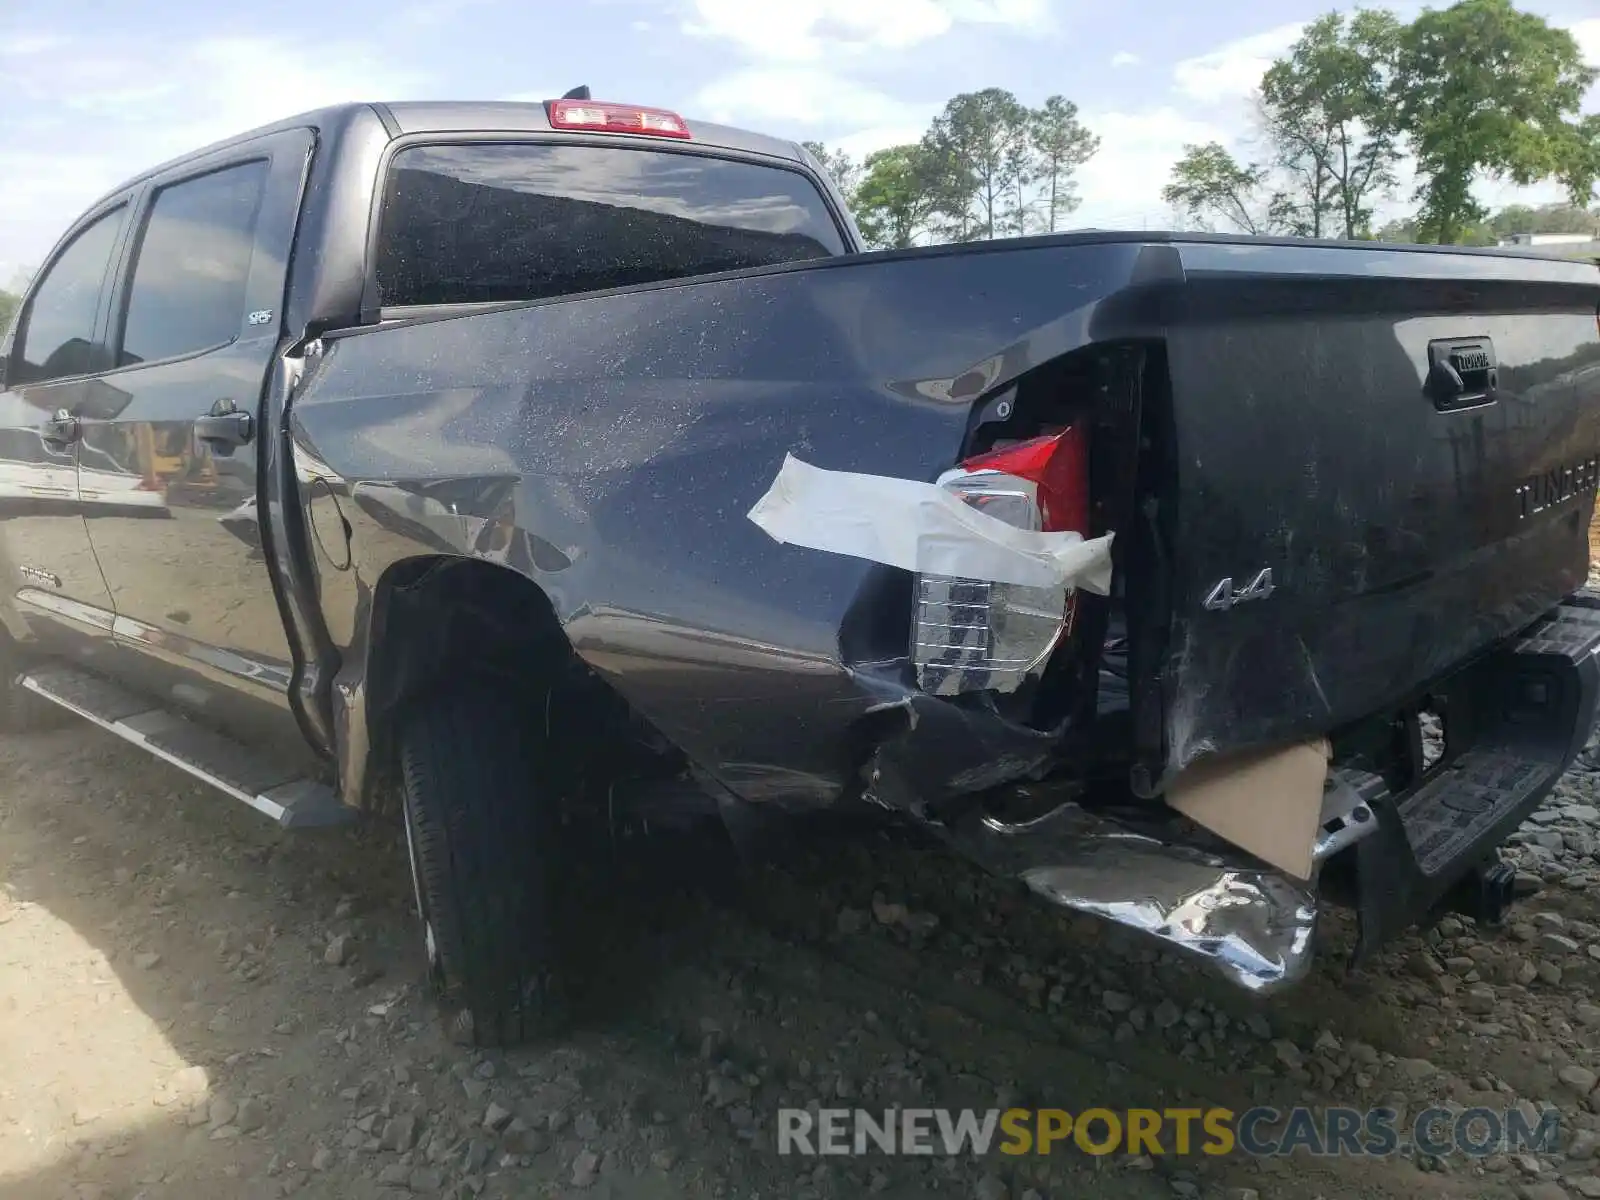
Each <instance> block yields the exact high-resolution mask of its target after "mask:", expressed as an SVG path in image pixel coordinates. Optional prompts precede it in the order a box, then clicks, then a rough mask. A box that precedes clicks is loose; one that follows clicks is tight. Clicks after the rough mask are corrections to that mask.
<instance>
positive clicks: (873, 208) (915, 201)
mask: <svg viewBox="0 0 1600 1200" xmlns="http://www.w3.org/2000/svg"><path fill="white" fill-rule="evenodd" d="M935 176H936V171H935V169H934V165H933V164H932V163H931V162H930V161H929V158H928V154H927V151H926V149H925V148H924V147H922V146H920V145H917V144H915V143H913V144H912V145H908V146H890V147H889V148H888V149H887V150H878V151H875V152H874V153H872V154H869V155H867V160H866V163H865V169H864V170H863V172H862V176H861V182H860V184H859V185H858V186H857V188H856V194H855V218H856V225H857V226H858V227H859V228H860V230H861V236H862V237H864V238H865V239H866V240H867V245H869V246H871V247H873V248H874V249H878V250H903V249H905V248H906V247H907V246H913V245H915V244H916V239H917V235H918V234H919V233H921V232H922V231H923V229H924V228H925V226H926V225H927V222H928V218H929V217H930V216H931V215H932V213H933V206H934V203H935V199H936V196H937V179H936V178H935Z"/></svg>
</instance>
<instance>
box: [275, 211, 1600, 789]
mask: <svg viewBox="0 0 1600 1200" xmlns="http://www.w3.org/2000/svg"><path fill="white" fill-rule="evenodd" d="M1597 299H1600V277H1597V273H1596V271H1595V269H1594V268H1593V267H1591V266H1588V265H1584V264H1576V263H1560V262H1555V261H1551V260H1543V259H1538V260H1536V259H1532V258H1526V257H1519V256H1514V255H1498V254H1471V253H1456V252H1442V251H1428V250H1422V249H1416V248H1391V247H1383V248H1374V247H1372V246H1370V245H1361V246H1356V245H1338V244H1308V243H1297V242H1284V243H1271V242H1262V241H1259V240H1254V239H1250V240H1246V239H1227V238H1189V237H1179V236H1177V235H1174V236H1171V237H1160V236H1155V237H1152V236H1134V235H1068V236H1060V237H1054V238H1040V239H1027V240H1019V241H1013V242H1007V243H1002V244H997V245H992V246H982V247H963V248H940V249H932V250H925V251H912V252H901V253H896V254H880V255H865V256H852V257H847V258H842V259H836V260H832V261H829V262H826V263H822V264H809V265H803V266H795V267H787V268H776V269H768V270H761V271H754V272H742V273H738V274H735V275H731V276H727V277H720V278H704V279H698V280H691V281H684V282H678V283H673V284H668V285H661V286H652V287H645V288H638V289H632V290H621V291H617V292H614V293H611V294H603V295H593V296H587V297H579V298H574V299H569V300H559V301H554V302H549V303H541V304H533V305H520V306H511V307H507V308H504V309H502V310H497V311H492V312H481V313H475V314H469V315H463V316H459V317H455V318H452V319H429V320H419V321H414V322H408V323H401V324H399V325H395V326H391V327H385V328H379V329H374V330H366V331H354V332H351V333H349V334H340V335H337V336H334V337H331V338H329V339H327V340H326V343H325V350H324V352H323V354H322V355H321V357H320V358H319V359H317V360H315V361H314V363H313V365H312V367H311V368H310V370H309V371H308V374H307V377H306V379H305V381H304V383H303V385H302V386H301V388H300V389H299V391H298V392H297V394H296V396H295V398H294V401H293V405H292V409H291V411H290V414H289V416H290V423H291V428H292V433H293V439H294V442H295V446H296V453H297V455H298V457H299V460H300V462H301V464H302V466H301V474H302V480H303V483H304V484H305V485H306V486H307V489H308V494H310V495H313V496H315V497H318V499H316V500H314V501H313V502H312V516H311V520H312V523H313V525H315V526H316V527H317V528H318V529H325V528H330V527H331V528H337V527H338V522H340V521H342V522H344V523H346V524H347V527H348V529H349V536H348V543H349V548H348V558H349V564H348V566H344V565H342V564H341V563H335V562H333V561H330V560H329V559H327V558H319V561H318V563H317V564H316V571H317V573H318V576H319V580H320V586H321V588H322V589H323V597H324V603H325V604H327V605H329V606H331V607H332V608H334V609H339V608H344V609H347V610H348V611H345V612H335V613H330V617H329V625H330V628H337V629H340V630H342V631H343V633H342V634H341V637H340V638H338V639H336V640H335V641H336V645H338V648H339V650H340V651H341V653H342V655H343V661H344V664H345V665H344V668H343V674H342V676H341V684H340V686H339V687H338V688H336V689H335V692H334V695H335V702H336V703H337V704H339V705H340V706H341V707H342V708H343V709H344V711H342V712H341V713H340V714H338V716H339V722H340V724H341V726H342V727H345V728H350V727H358V728H359V727H363V726H364V725H365V724H366V723H367V722H370V721H373V720H374V719H375V714H374V713H373V712H372V711H371V710H370V706H371V705H372V703H373V702H374V699H373V698H371V697H368V696H367V694H366V691H365V690H364V689H363V687H362V686H361V679H360V673H361V663H362V661H363V660H362V656H361V655H360V653H359V647H360V645H361V644H362V642H363V639H364V638H365V636H366V631H365V629H364V628H363V622H364V621H365V620H366V619H367V618H368V617H369V616H370V613H368V612H366V611H364V610H363V604H364V603H365V600H366V598H368V597H370V596H372V595H374V594H376V593H377V592H379V591H380V588H381V583H382V580H383V577H384V574H385V572H386V571H388V570H389V569H390V568H392V567H393V566H394V565H395V564H396V563H399V562H402V561H404V560H406V559H407V558H409V557H412V556H416V555H419V554H434V553H448V554H458V555H469V556H479V557H486V558H491V559H493V560H494V561H497V562H501V563H504V564H505V565H508V566H510V567H512V568H513V569H514V570H517V571H518V572H521V573H522V574H524V575H526V576H528V577H529V578H531V579H532V580H533V581H534V582H536V583H537V584H538V585H539V587H540V588H541V589H542V590H543V591H544V593H545V594H546V595H547V596H549V597H550V600H551V602H552V605H553V607H554V610H555V613H556V616H557V618H558V620H559V621H560V622H561V624H562V626H563V627H564V628H565V630H566V631H567V633H568V634H569V635H570V637H571V640H572V643H573V645H574V646H575V647H576V649H577V651H578V653H579V654H580V655H581V656H582V657H583V658H584V659H585V660H586V661H587V662H588V663H589V664H590V665H591V666H592V667H593V668H594V669H595V670H596V671H597V672H598V673H599V674H601V675H602V676H603V677H604V678H605V679H607V680H608V681H609V682H610V683H612V684H613V685H614V686H615V688H616V689H617V690H618V691H619V692H620V693H621V694H622V695H623V696H625V697H626V698H627V699H628V700H629V701H630V702H631V703H632V705H633V706H634V707H635V708H636V709H637V710H638V711H639V712H640V713H641V714H643V715H644V716H645V717H646V718H647V719H648V720H649V721H650V722H651V723H652V724H654V725H655V726H656V727H657V728H658V729H659V730H660V731H661V732H662V733H663V734H664V735H665V736H666V737H667V738H669V739H670V740H671V741H672V742H673V743H674V744H676V745H677V746H679V747H680V748H681V749H682V750H683V751H684V752H685V753H686V754H687V755H688V756H689V757H690V759H692V760H693V761H694V762H695V763H697V764H698V765H699V766H701V767H702V768H703V769H704V770H705V771H707V772H708V773H710V774H711V775H712V776H713V777H715V778H716V779H717V780H718V781H720V782H721V783H722V784H723V785H725V786H726V787H727V788H728V789H729V790H730V791H731V792H732V793H733V794H734V795H736V796H739V797H741V798H743V799H745V800H747V801H752V802H759V803H777V804H782V805H785V806H794V807H807V806H816V805H826V804H830V803H833V802H835V801H837V800H839V799H840V798H841V797H847V796H852V795H856V794H859V793H860V792H861V790H862V789H863V786H865V787H866V788H867V789H868V790H869V791H870V792H871V793H872V795H873V798H876V799H879V800H881V801H883V802H886V803H889V804H890V805H891V806H894V807H899V808H903V809H907V810H910V811H917V812H928V811H938V810H939V808H940V806H941V804H942V803H943V802H944V801H946V800H947V799H949V798H951V797H955V796H959V795H961V794H964V793H972V792H978V791H982V790H984V789H989V788H993V787H996V786H998V785H1001V784H1005V783H1008V782H1011V781H1014V780H1018V779H1021V778H1024V777H1026V776H1028V775H1030V774H1036V773H1039V772H1040V771H1042V770H1044V769H1045V768H1047V767H1048V766H1049V765H1050V764H1051V763H1052V761H1054V760H1055V759H1056V758H1058V757H1059V755H1060V754H1061V751H1062V745H1063V742H1062V739H1061V737H1060V736H1059V735H1060V732H1061V730H1060V729H1059V728H1058V727H1045V728H1040V727H1037V726H1036V725H1035V724H1031V723H1030V722H1029V721H1028V720H1027V719H1025V717H1022V716H1019V714H1017V713H1016V712H1005V711H1001V710H999V709H997V708H996V707H995V706H992V705H986V704H982V703H960V702H952V701H950V700H946V699H943V698H934V697H931V696H929V695H927V694H925V693H924V692H922V691H921V690H919V688H918V687H917V686H916V682H915V678H914V676H913V673H912V672H911V670H910V668H909V663H908V655H907V646H908V634H907V623H908V620H909V617H908V614H909V612H910V608H911V592H910V588H911V583H910V579H909V577H908V576H907V574H906V572H904V571H900V570H896V569H893V568H890V567H887V566H884V565H882V564H878V563H873V562H870V561H866V560H863V559H860V558H855V557H849V556H846V555H839V554H830V553H826V552H820V551H815V550H810V549H806V548H804V547H799V546H790V545H781V544H778V543H776V542H774V541H773V540H771V539H770V538H769V537H767V536H766V535H765V534H764V533H763V532H762V530H760V529H758V528H757V527H755V526H754V525H753V524H752V523H751V522H750V521H748V520H746V519H745V514H746V513H747V511H748V510H749V509H750V507H751V505H752V503H753V502H754V501H755V500H756V499H757V498H758V497H760V496H761V495H762V494H763V492H764V491H765V490H766V489H767V487H768V486H769V485H770V484H771V482H772V480H773V478H774V476H775V475H776V474H777V472H778V470H779V468H780V466H781V465H782V463H783V462H784V459H785V457H786V456H788V455H794V456H796V457H798V458H801V459H803V460H804V461H805V462H806V463H809V464H811V465H814V466H818V467H822V468H826V469H830V470H838V471H851V472H862V473H868V474H874V475H882V476H889V477H894V478H900V479H911V480H922V481H932V480H934V479H935V478H937V477H938V476H939V474H940V473H941V472H942V471H944V470H946V469H947V468H949V467H950V466H951V465H952V464H953V463H955V462H956V461H958V460H959V459H960V458H961V457H962V455H963V454H964V453H965V452H967V450H968V449H969V448H970V446H971V444H972V439H973V436H974V430H975V428H976V426H977V425H978V424H979V423H981V421H982V420H983V419H984V418H985V413H984V411H983V409H984V405H983V402H984V400H985V399H986V398H989V397H993V396H996V395H1001V394H1007V390H1008V389H1010V388H1012V387H1013V386H1014V385H1017V384H1019V382H1020V383H1021V384H1022V385H1023V386H1024V388H1026V386H1027V385H1028V381H1029V380H1034V379H1038V378H1039V377H1040V375H1041V372H1045V371H1046V370H1047V369H1048V368H1049V367H1050V365H1051V364H1052V363H1057V362H1061V361H1066V360H1072V359H1074V358H1077V359H1080V360H1081V359H1083V358H1085V357H1089V358H1095V359H1097V360H1103V362H1102V365H1101V368H1100V370H1099V373H1098V374H1097V375H1095V376H1094V378H1096V379H1097V380H1098V381H1099V382H1098V383H1097V385H1096V386H1097V388H1098V389H1099V392H1100V393H1101V395H1100V399H1099V402H1100V403H1102V404H1106V405H1110V406H1112V407H1116V406H1122V407H1129V406H1132V407H1135V408H1137V410H1138V411H1140V412H1141V413H1142V414H1143V415H1142V424H1141V425H1140V429H1141V434H1140V436H1141V438H1144V439H1146V441H1148V442H1149V444H1148V445H1146V446H1144V447H1143V449H1142V451H1141V452H1142V453H1148V454H1149V455H1151V456H1160V457H1161V458H1162V459H1163V461H1162V462H1160V463H1159V464H1158V466H1157V468H1156V474H1155V475H1154V476H1150V475H1149V472H1148V471H1147V472H1146V473H1145V474H1146V479H1147V486H1148V487H1149V494H1148V495H1144V496H1143V497H1142V499H1141V500H1140V503H1139V505H1138V506H1137V509H1134V508H1132V507H1129V506H1124V510H1123V511H1122V513H1121V519H1122V520H1123V521H1124V522H1125V527H1124V528H1122V529H1120V530H1118V534H1119V537H1120V538H1121V539H1122V540H1121V542H1120V544H1119V557H1118V561H1119V569H1120V570H1121V571H1122V572H1123V575H1124V577H1125V579H1124V586H1125V592H1124V595H1123V597H1122V599H1121V600H1120V601H1119V603H1123V604H1124V605H1125V606H1126V609H1127V612H1128V621H1129V624H1130V629H1131V631H1132V632H1133V633H1134V634H1135V635H1136V645H1135V646H1134V648H1133V650H1132V659H1131V673H1130V678H1129V687H1130V692H1131V708H1132V721H1133V728H1132V737H1133V740H1134V744H1135V751H1136V764H1135V773H1134V779H1135V783H1136V786H1137V785H1138V784H1139V783H1141V782H1142V784H1143V788H1142V790H1144V791H1146V792H1148V793H1152V794H1153V793H1156V792H1159V791H1160V790H1161V789H1162V788H1163V787H1164V786H1165V784H1166V782H1168V781H1170V779H1171V778H1172V777H1173V776H1174V775H1175V774H1176V773H1177V772H1178V771H1180V770H1182V769H1183V768H1184V767H1185V766H1187V765H1188V764H1189V763H1191V762H1192V761H1194V760H1195V759H1196V758H1198V757H1200V756H1203V755H1206V754H1224V753H1227V752H1230V751H1236V750H1241V749H1245V748H1249V747H1252V746H1261V745H1272V744H1282V743H1287V742H1291V741H1294V740H1297V739H1300V738H1303V737H1306V736H1312V735H1321V734H1326V733H1329V732H1331V731H1333V730H1336V729H1337V728H1339V727H1340V726H1341V725H1344V724H1346V723H1348V722H1351V721H1354V720H1356V719H1357V718H1360V717H1362V716H1364V715H1367V714H1369V713H1372V712H1374V711H1377V710H1379V709H1381V708H1382V707H1384V706H1386V705H1389V704H1393V703H1395V702H1397V701H1399V700H1400V699H1401V698H1403V697H1405V696H1406V695H1408V694H1409V693H1411V692H1413V691H1415V690H1416V689H1417V688H1419V687H1421V686H1423V685H1425V684H1426V683H1428V682H1429V681H1430V680H1431V679H1433V678H1435V677H1437V676H1439V675H1440V674H1441V673H1443V672H1445V671H1447V670H1448V669H1450V668H1452V667H1454V666H1456V665H1458V664H1460V663H1461V662H1462V661H1464V660H1467V659H1470V658H1471V657H1472V656H1474V655H1477V654H1480V653H1482V652H1484V651H1486V650H1487V649H1488V648H1490V647H1491V646H1493V645H1495V644H1496V643H1497V642H1500V641H1503V640H1504V639H1506V638H1509V637H1511V636H1512V635H1514V634H1516V633H1517V632H1518V631H1519V630H1520V629H1522V628H1524V627H1525V626H1527V625H1528V624H1529V623H1530V622H1532V621H1534V620H1535V619H1536V618H1537V617H1539V615H1540V614H1541V613H1543V612H1545V611H1547V610H1549V609H1551V608H1552V606H1554V605H1555V604H1556V603H1557V602H1559V601H1560V600H1561V598H1562V597H1563V596H1564V595H1566V594H1568V593H1570V592H1571V591H1573V590H1574V589H1576V588H1577V587H1578V586H1579V585H1580V584H1581V582H1582V579H1583V574H1584V569H1585V566H1586V562H1587V545H1586V542H1585V537H1584V529H1585V526H1586V524H1587V520H1588V516H1589V513H1590V511H1591V509H1592V503H1593V483H1594V478H1593V471H1592V470H1591V469H1589V468H1586V467H1584V466H1583V464H1584V463H1586V462H1589V461H1591V460H1592V459H1593V456H1594V455H1595V453H1596V450H1597V448H1600V406H1597V405H1596V403H1595V401H1596V400H1597V399H1600V341H1597V338H1596V329H1595V309H1596V301H1597ZM1464 340H1467V341H1471V342H1472V344H1473V346H1474V347H1476V346H1479V345H1483V346H1488V347H1490V348H1491V349H1492V353H1493V355H1494V365H1493V371H1494V383H1493V387H1492V389H1489V390H1490V392H1492V394H1490V395H1487V396H1485V395H1479V396H1477V398H1476V401H1475V402H1469V401H1471V397H1470V396H1469V397H1467V398H1466V399H1463V395H1443V394H1442V393H1437V392H1436V391H1435V390H1430V389H1432V388H1433V386H1434V384H1433V382H1431V381H1430V378H1429V374H1430V365H1431V360H1430V354H1436V353H1437V348H1438V347H1440V346H1451V345H1455V344H1456V343H1460V342H1463V341H1464ZM1463 361H1464V360H1463ZM1469 382H1471V381H1469ZM1112 392H1119V393H1120V394H1119V395H1116V396H1113V397H1111V399H1109V400H1108V399H1107V398H1106V396H1107V395H1108V394H1109V393H1112ZM1023 397H1024V399H1023V400H1019V401H1018V403H1019V404H1021V403H1024V402H1025V399H1026V391H1024V392H1023ZM419 437H425V438H426V445H427V447H428V449H427V453H426V454H425V455H422V456H421V459H422V461H421V462H419V461H418V458H419V455H418V453H417V450H416V447H417V445H418V444H419V442H418V439H419ZM1151 478H1153V479H1154V482H1153V483H1149V482H1148V480H1149V479H1151ZM335 513H336V515H333V516H330V514H335ZM320 544H321V543H320V542H319V545H320ZM345 553H346V551H344V550H341V549H339V548H338V547H335V550H334V556H335V557H342V556H343V555H344V554H345ZM1262 570H1268V571H1270V572H1271V579H1272V591H1271V595H1270V596H1269V597H1266V598H1264V599H1263V601H1262V602H1260V603H1254V604H1234V605H1231V606H1228V607H1218V606H1216V605H1208V604H1207V600H1208V597H1210V596H1211V594H1212V593H1213V592H1214V591H1215V589H1216V586H1217V584H1218V583H1219V582H1220V581H1222V580H1225V579H1229V578H1232V579H1234V580H1238V581H1239V585H1240V587H1241V588H1242V587H1243V584H1244V582H1245V581H1247V580H1248V579H1250V578H1251V577H1252V576H1254V575H1256V574H1257V573H1259V572H1260V571H1262ZM340 643H342V644H340ZM376 702H377V703H378V704H379V705H380V706H381V703H382V700H381V698H377V701H376ZM343 742H344V744H350V745H358V746H359V745H365V744H366V741H365V739H364V738H357V739H343ZM363 769H364V767H363V764H362V763H361V762H358V761H347V762H346V763H345V764H344V771H345V784H346V791H347V794H352V795H353V794H359V792H360V787H361V778H362V773H363Z"/></svg>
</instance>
